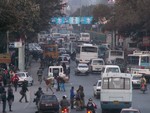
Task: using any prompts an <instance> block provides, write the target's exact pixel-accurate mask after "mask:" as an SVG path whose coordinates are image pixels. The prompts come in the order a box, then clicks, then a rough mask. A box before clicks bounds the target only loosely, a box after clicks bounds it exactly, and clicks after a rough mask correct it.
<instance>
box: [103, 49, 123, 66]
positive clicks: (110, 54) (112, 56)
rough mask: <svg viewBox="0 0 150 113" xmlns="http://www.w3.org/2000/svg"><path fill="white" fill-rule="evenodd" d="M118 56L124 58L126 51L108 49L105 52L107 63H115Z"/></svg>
mask: <svg viewBox="0 0 150 113" xmlns="http://www.w3.org/2000/svg"><path fill="white" fill-rule="evenodd" d="M116 58H120V59H124V51H122V50H107V51H106V52H105V63H106V64H113V62H114V61H115V60H116Z"/></svg>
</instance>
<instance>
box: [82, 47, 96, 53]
mask: <svg viewBox="0 0 150 113" xmlns="http://www.w3.org/2000/svg"><path fill="white" fill-rule="evenodd" d="M82 52H97V48H96V47H82Z"/></svg>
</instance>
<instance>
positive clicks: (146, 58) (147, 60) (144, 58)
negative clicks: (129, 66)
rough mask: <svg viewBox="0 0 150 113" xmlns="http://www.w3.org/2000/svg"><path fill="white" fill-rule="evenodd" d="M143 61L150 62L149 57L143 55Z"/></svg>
mask: <svg viewBox="0 0 150 113" xmlns="http://www.w3.org/2000/svg"><path fill="white" fill-rule="evenodd" d="M141 63H149V57H148V56H146V57H141Z"/></svg>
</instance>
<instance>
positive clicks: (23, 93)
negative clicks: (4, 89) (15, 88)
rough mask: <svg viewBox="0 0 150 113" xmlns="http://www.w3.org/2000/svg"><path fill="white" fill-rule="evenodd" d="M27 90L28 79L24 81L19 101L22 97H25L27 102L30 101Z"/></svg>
mask: <svg viewBox="0 0 150 113" xmlns="http://www.w3.org/2000/svg"><path fill="white" fill-rule="evenodd" d="M27 91H28V88H27V81H24V82H23V83H22V89H21V91H20V94H21V95H22V97H21V98H20V100H19V102H22V99H23V98H25V102H26V103H28V101H27V94H26V92H27Z"/></svg>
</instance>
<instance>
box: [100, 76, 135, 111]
mask: <svg viewBox="0 0 150 113" xmlns="http://www.w3.org/2000/svg"><path fill="white" fill-rule="evenodd" d="M100 96H101V100H100V105H101V109H102V113H105V112H106V111H107V110H114V109H122V108H129V107H131V105H132V75H131V74H128V73H105V74H103V76H102V82H101V93H100Z"/></svg>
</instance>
